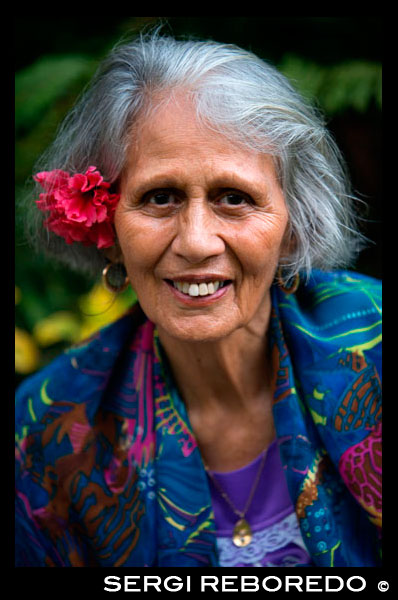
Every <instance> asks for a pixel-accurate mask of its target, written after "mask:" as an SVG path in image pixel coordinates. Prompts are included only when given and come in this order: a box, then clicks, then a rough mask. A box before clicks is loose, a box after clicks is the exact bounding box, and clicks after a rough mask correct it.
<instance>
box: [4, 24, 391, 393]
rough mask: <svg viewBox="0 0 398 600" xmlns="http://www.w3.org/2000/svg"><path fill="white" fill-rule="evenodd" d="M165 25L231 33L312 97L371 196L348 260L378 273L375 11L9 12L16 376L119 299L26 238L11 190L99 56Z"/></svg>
mask: <svg viewBox="0 0 398 600" xmlns="http://www.w3.org/2000/svg"><path fill="white" fill-rule="evenodd" d="M157 23H162V24H163V31H164V32H165V33H170V34H172V35H176V36H193V37H196V38H202V39H203V38H204V39H213V40H216V41H221V42H227V43H235V44H238V45H239V46H242V47H244V48H246V49H248V50H251V51H253V52H254V53H256V54H257V55H259V56H260V57H261V58H263V59H265V60H268V61H270V62H271V63H273V64H275V65H276V66H277V67H279V68H280V70H281V71H282V72H283V73H285V75H287V76H288V77H289V78H291V79H292V80H293V83H294V84H295V85H296V87H298V89H299V90H300V91H301V92H302V93H303V94H305V95H306V96H309V97H311V98H313V99H314V100H315V102H316V103H317V104H318V106H319V107H320V108H321V109H322V110H323V112H324V114H325V115H326V117H327V122H328V125H329V129H330V130H331V131H332V133H333V134H334V137H335V139H336V141H337V143H338V145H339V146H340V148H341V150H342V151H343V154H344V156H345V159H346V161H347V164H348V167H349V171H350V174H351V178H352V182H353V187H354V190H355V193H356V194H357V195H358V196H359V197H360V198H361V199H363V200H364V201H366V203H367V204H368V211H367V214H366V219H367V221H366V222H364V227H363V231H364V233H365V235H366V236H367V237H368V238H370V239H371V240H372V241H373V243H371V244H370V245H369V247H368V249H366V250H364V251H363V252H362V254H361V256H360V258H359V260H358V262H357V264H356V265H355V269H356V270H358V271H360V272H362V273H365V274H368V275H372V276H375V277H378V278H381V224H380V221H381V60H382V59H381V50H380V48H381V47H382V43H381V42H382V39H381V38H382V30H381V19H380V18H379V17H287V18H286V17H111V16H106V17H98V16H95V17H91V18H90V17H79V18H76V17H62V18H61V17H58V18H55V17H54V18H47V17H45V18H39V17H21V18H20V19H18V20H17V22H16V50H15V70H16V84H15V89H16V95H15V117H16V120H15V132H16V154H15V165H16V173H15V185H16V200H17V202H16V250H15V256H16V275H15V282H16V290H15V292H16V382H17V383H19V381H21V379H22V378H23V377H25V376H26V375H27V374H29V373H31V372H33V371H35V370H36V369H38V368H39V367H41V366H42V365H44V364H46V363H47V362H48V361H49V360H51V358H52V357H53V356H55V355H56V354H58V353H59V351H60V350H61V349H62V348H63V347H65V345H67V344H70V343H71V342H74V341H77V340H79V339H81V338H82V337H84V336H85V335H87V334H89V333H91V331H93V330H95V329H96V328H98V327H100V326H102V325H103V324H105V323H107V322H109V321H111V320H113V319H115V318H117V316H118V315H119V314H120V313H121V312H123V311H124V310H125V308H126V306H127V305H128V304H129V303H131V301H132V300H134V296H133V294H132V293H131V292H126V293H124V294H123V295H122V296H121V297H120V298H118V299H117V301H115V302H112V300H111V298H110V297H108V296H106V294H105V293H104V292H103V290H101V288H100V287H99V286H98V285H97V284H98V282H97V281H92V280H88V279H87V278H86V277H82V276H80V275H77V274H75V273H72V272H70V271H68V270H67V269H65V268H64V267H60V266H59V265H55V264H53V263H51V262H49V261H48V260H46V259H45V258H44V257H43V256H34V255H33V254H32V251H31V250H30V249H29V248H28V246H27V244H26V242H25V240H24V236H23V229H22V224H21V219H20V217H21V214H20V212H21V211H20V209H19V208H18V200H19V198H20V197H21V195H22V194H23V192H24V186H25V184H26V182H27V181H28V180H29V178H30V177H31V175H32V168H33V164H34V162H35V161H36V159H37V158H38V156H39V155H40V153H41V152H42V151H43V150H44V149H45V147H46V146H47V144H48V143H49V142H50V141H51V139H52V138H53V136H54V133H55V130H56V127H57V125H58V124H59V122H60V121H61V119H62V118H63V116H64V115H65V113H66V112H67V111H68V110H69V108H70V107H71V106H72V104H73V102H74V100H75V99H76V97H77V95H78V94H79V93H80V92H81V90H82V88H83V87H84V85H85V84H86V83H87V82H88V80H89V79H90V77H91V75H92V74H93V72H94V70H95V68H96V66H97V64H98V62H99V60H101V58H103V56H104V55H105V54H106V53H107V52H108V50H109V49H110V48H111V47H112V46H113V45H114V44H115V43H116V42H117V41H119V39H120V38H121V37H122V36H125V35H131V33H133V32H138V31H139V30H141V29H142V28H143V27H148V26H151V25H155V24H157Z"/></svg>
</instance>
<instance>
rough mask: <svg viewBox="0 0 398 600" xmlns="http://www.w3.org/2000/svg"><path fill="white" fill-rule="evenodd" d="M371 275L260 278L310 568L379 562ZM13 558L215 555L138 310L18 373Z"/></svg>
mask: <svg viewBox="0 0 398 600" xmlns="http://www.w3.org/2000/svg"><path fill="white" fill-rule="evenodd" d="M380 288H381V285H380V282H378V281H377V280H374V279H372V278H369V277H365V276H363V275H358V274H356V273H352V272H343V271H340V272H336V273H333V274H331V273H321V272H318V271H315V272H314V273H313V274H312V276H311V278H310V279H309V281H308V282H307V283H305V284H304V283H302V284H301V285H300V287H299V289H298V291H297V292H296V293H295V294H292V295H290V296H288V295H285V294H284V293H283V292H282V291H281V290H280V288H278V287H276V286H274V287H273V288H272V306H273V311H272V317H271V336H270V343H271V348H270V350H271V355H272V362H273V373H274V408H273V411H274V421H275V428H276V432H277V438H278V444H279V449H280V455H281V459H282V464H283V468H284V472H285V475H286V479H287V484H288V489H289V492H290V495H291V498H292V501H293V504H294V505H295V509H296V514H297V517H298V521H299V524H300V528H301V532H302V536H303V539H304V542H305V544H306V546H307V549H308V552H309V554H310V555H311V557H312V561H313V564H314V566H319V567H345V566H349V567H358V566H365V567H366V566H380V564H381V557H380V548H381V544H380V527H381V388H380V379H381V361H380V358H381V351H380V348H381V309H380V299H381V298H380V295H381V289H380ZM16 458H17V460H16V465H17V470H16V562H15V564H16V566H103V567H118V566H122V567H143V566H149V567H184V566H193V567H196V566H198V567H206V566H218V557H217V546H216V537H215V531H214V529H215V525H214V514H213V510H212V505H211V496H210V491H209V487H208V483H207V478H206V474H205V471H204V467H203V463H202V460H201V455H200V452H199V449H198V446H197V444H196V441H195V438H194V435H193V432H192V429H191V426H190V423H189V419H188V415H187V412H186V409H185V406H184V403H183V402H182V400H181V398H180V397H179V395H178V392H177V390H176V388H175V386H174V385H173V382H172V380H171V375H170V370H169V369H168V367H167V358H166V356H165V355H164V353H163V349H162V347H161V346H160V343H159V339H158V336H157V332H156V329H155V327H154V325H153V324H152V323H151V322H150V321H148V320H147V319H146V317H145V316H144V315H143V313H142V311H141V309H140V307H139V306H138V305H137V306H135V307H133V309H132V310H131V311H129V312H128V313H127V314H126V315H125V316H124V317H123V318H121V319H119V320H118V321H117V322H116V323H114V324H112V325H110V326H108V327H106V328H104V329H102V330H101V331H100V332H98V333H97V334H96V335H94V336H93V337H92V338H91V339H90V340H88V341H87V342H85V343H82V344H80V345H78V346H74V347H73V348H71V349H69V350H68V351H67V352H65V353H64V354H62V355H61V356H60V357H58V358H57V359H56V360H55V361H53V362H52V363H51V364H50V365H49V366H47V367H46V368H44V369H43V370H42V371H40V372H38V373H36V374H35V375H33V376H31V377H29V378H28V379H26V380H25V381H24V382H23V384H22V385H21V386H20V388H19V390H18V392H17V400H16Z"/></svg>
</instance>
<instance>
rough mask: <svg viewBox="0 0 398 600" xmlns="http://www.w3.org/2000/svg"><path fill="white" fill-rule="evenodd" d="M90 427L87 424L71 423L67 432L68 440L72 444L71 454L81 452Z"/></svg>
mask: <svg viewBox="0 0 398 600" xmlns="http://www.w3.org/2000/svg"><path fill="white" fill-rule="evenodd" d="M90 431H91V427H90V425H88V424H82V423H77V422H75V423H73V424H72V427H71V428H70V431H69V439H70V442H71V444H72V448H73V453H74V454H78V453H79V452H81V450H82V447H83V444H84V440H85V439H86V435H87V434H88V433H90Z"/></svg>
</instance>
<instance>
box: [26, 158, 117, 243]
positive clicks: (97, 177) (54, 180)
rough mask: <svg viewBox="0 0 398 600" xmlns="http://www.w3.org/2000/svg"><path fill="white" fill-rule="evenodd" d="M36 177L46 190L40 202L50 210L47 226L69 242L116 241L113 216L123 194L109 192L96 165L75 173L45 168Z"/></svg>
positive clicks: (46, 210)
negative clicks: (45, 169)
mask: <svg viewBox="0 0 398 600" xmlns="http://www.w3.org/2000/svg"><path fill="white" fill-rule="evenodd" d="M33 179H34V180H35V181H37V182H38V183H39V184H40V185H41V187H42V188H43V189H44V193H42V194H40V199H39V200H36V204H37V206H38V208H39V209H40V210H42V211H43V212H48V213H49V216H48V218H47V219H46V220H45V221H44V226H45V227H46V228H47V229H49V230H50V231H52V232H54V233H55V234H56V235H59V236H61V237H63V238H64V240H65V241H66V243H67V244H72V243H73V242H81V243H82V244H84V245H85V246H91V245H93V244H95V245H96V246H97V248H109V246H112V245H113V244H114V241H115V232H114V228H113V218H114V214H115V210H116V205H117V203H118V201H119V198H120V195H119V194H111V193H109V188H110V183H107V182H105V181H104V178H103V177H102V175H101V173H100V172H99V171H98V169H97V168H96V167H89V168H88V169H87V171H86V172H85V173H76V174H75V175H70V174H69V173H67V172H65V171H61V170H60V169H54V170H53V171H42V172H40V173H36V175H35V176H34V177H33Z"/></svg>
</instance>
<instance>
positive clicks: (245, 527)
mask: <svg viewBox="0 0 398 600" xmlns="http://www.w3.org/2000/svg"><path fill="white" fill-rule="evenodd" d="M266 456H267V452H266V451H264V454H263V457H262V459H261V463H260V467H259V469H258V471H257V475H256V478H255V480H254V483H253V485H252V489H251V490H250V494H249V497H248V499H247V501H246V505H245V508H244V509H243V511H242V510H238V509H237V508H236V507H235V506H234V505H233V504H232V502H231V499H230V498H229V497H228V496H227V494H226V493H225V491H224V490H223V489H222V487H221V485H220V483H219V482H218V481H217V479H216V478H215V477H214V476H213V474H212V473H211V472H210V471H209V468H208V467H207V465H204V467H205V469H206V472H207V473H208V475H209V477H210V478H211V480H212V481H213V483H214V485H215V486H216V487H217V488H218V490H219V492H220V494H221V496H222V497H223V498H224V500H225V502H226V503H227V504H228V505H229V507H230V508H231V509H232V510H233V512H234V513H235V514H236V515H237V516H238V517H239V520H238V521H237V522H236V523H235V527H234V530H233V532H232V541H233V543H234V544H235V546H238V547H240V548H242V547H244V546H248V545H249V544H250V542H251V541H252V539H253V532H252V530H251V527H250V525H249V523H248V522H247V520H246V518H245V516H246V513H247V511H248V510H249V508H250V505H251V503H252V500H253V496H254V492H255V491H256V489H257V486H258V482H259V481H260V475H261V473H262V470H263V467H264V463H265V458H266Z"/></svg>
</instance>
